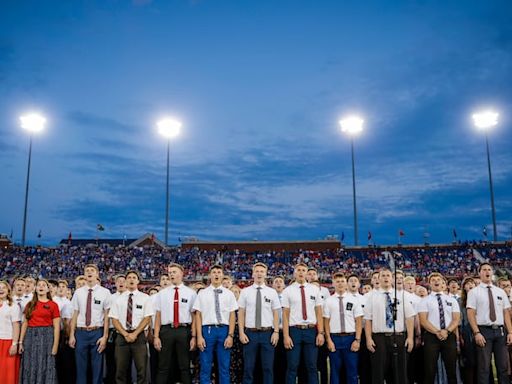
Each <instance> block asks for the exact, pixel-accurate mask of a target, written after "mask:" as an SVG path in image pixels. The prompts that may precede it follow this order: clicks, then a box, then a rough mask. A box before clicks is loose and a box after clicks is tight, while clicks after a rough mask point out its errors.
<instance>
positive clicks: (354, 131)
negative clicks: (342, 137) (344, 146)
mask: <svg viewBox="0 0 512 384" xmlns="http://www.w3.org/2000/svg"><path fill="white" fill-rule="evenodd" d="M339 124H340V127H341V131H342V132H343V133H346V134H348V135H352V136H353V135H358V134H359V133H361V132H362V131H363V124H364V120H363V119H361V118H360V117H359V116H347V117H345V118H343V119H341V120H340V121H339Z"/></svg>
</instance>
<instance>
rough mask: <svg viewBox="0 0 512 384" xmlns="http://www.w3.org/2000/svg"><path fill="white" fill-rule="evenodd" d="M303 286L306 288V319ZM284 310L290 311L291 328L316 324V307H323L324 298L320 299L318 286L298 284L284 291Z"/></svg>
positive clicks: (282, 301)
mask: <svg viewBox="0 0 512 384" xmlns="http://www.w3.org/2000/svg"><path fill="white" fill-rule="evenodd" d="M301 286H304V293H305V299H306V314H307V316H306V319H305V320H304V318H303V316H302V294H301V288H300V287H301ZM281 303H282V305H283V308H289V309H290V322H289V324H288V325H289V326H290V327H292V326H294V325H308V324H316V322H317V321H316V312H315V309H316V307H321V306H322V298H321V297H320V290H319V289H318V287H317V286H316V285H313V284H309V283H304V284H299V283H297V282H295V283H293V284H292V285H289V286H288V287H286V289H285V290H284V291H283V298H282V300H281Z"/></svg>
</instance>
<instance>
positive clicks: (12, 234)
mask: <svg viewBox="0 0 512 384" xmlns="http://www.w3.org/2000/svg"><path fill="white" fill-rule="evenodd" d="M13 236H14V233H13V231H12V228H11V236H10V239H11V241H12V237H13Z"/></svg>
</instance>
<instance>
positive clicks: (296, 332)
mask: <svg viewBox="0 0 512 384" xmlns="http://www.w3.org/2000/svg"><path fill="white" fill-rule="evenodd" d="M290 337H291V338H292V340H293V348H292V349H288V350H287V351H286V357H287V359H288V365H287V367H286V384H295V383H296V379H297V370H298V368H299V362H300V354H301V351H302V352H303V354H304V365H305V368H306V372H307V378H308V379H307V383H308V384H318V373H317V367H316V360H317V358H318V348H317V346H316V329H315V328H309V329H299V328H295V327H290Z"/></svg>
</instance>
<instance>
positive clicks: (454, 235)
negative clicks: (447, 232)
mask: <svg viewBox="0 0 512 384" xmlns="http://www.w3.org/2000/svg"><path fill="white" fill-rule="evenodd" d="M453 238H454V239H456V238H457V231H456V230H455V228H453Z"/></svg>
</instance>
